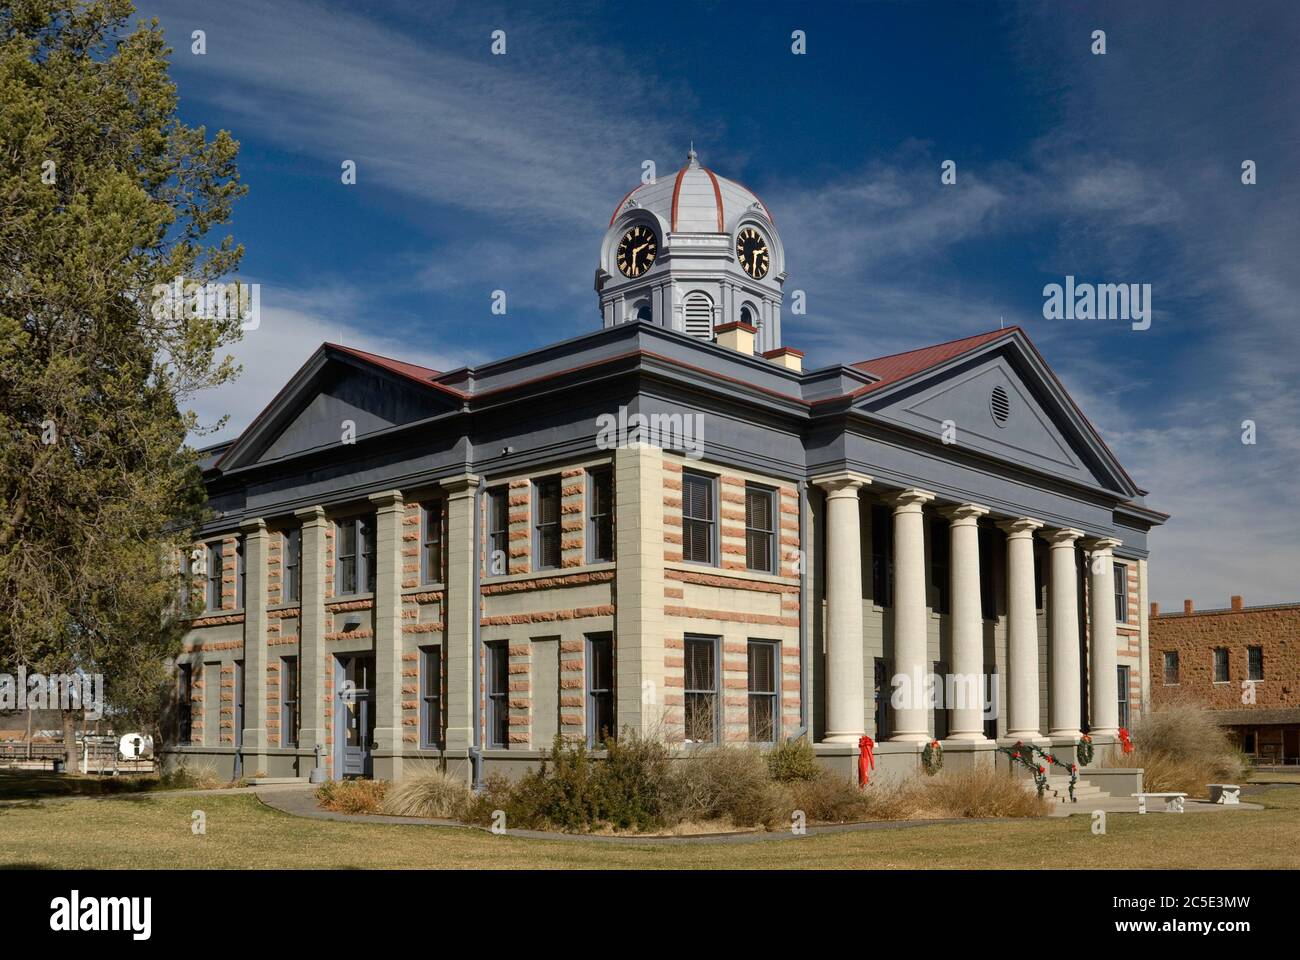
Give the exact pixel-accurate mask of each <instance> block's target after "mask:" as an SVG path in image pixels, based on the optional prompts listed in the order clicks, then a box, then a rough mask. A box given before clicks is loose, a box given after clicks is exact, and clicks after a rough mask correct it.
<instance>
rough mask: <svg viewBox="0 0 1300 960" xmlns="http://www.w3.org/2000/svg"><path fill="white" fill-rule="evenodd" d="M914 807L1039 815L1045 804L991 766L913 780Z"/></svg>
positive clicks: (946, 812)
mask: <svg viewBox="0 0 1300 960" xmlns="http://www.w3.org/2000/svg"><path fill="white" fill-rule="evenodd" d="M909 786H910V788H911V790H912V791H913V792H915V793H916V794H917V798H918V801H919V802H918V804H917V806H918V807H919V808H920V809H921V810H922V811H924V813H925V814H926V815H928V816H934V817H1041V816H1044V815H1046V813H1047V810H1048V804H1047V802H1046V801H1045V800H1042V799H1040V798H1039V797H1038V795H1037V794H1035V793H1033V792H1031V791H1029V790H1026V789H1025V783H1024V781H1023V780H1020V779H1018V778H1016V777H1013V776H1010V775H1008V774H1007V773H1006V772H1003V771H999V770H995V769H994V768H993V767H976V768H974V769H971V770H962V771H960V772H956V771H953V772H948V773H942V774H939V775H938V776H936V777H934V779H932V780H927V781H913V782H912V783H911V784H910V785H909Z"/></svg>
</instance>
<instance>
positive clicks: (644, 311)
mask: <svg viewBox="0 0 1300 960" xmlns="http://www.w3.org/2000/svg"><path fill="white" fill-rule="evenodd" d="M632 319H634V320H644V321H645V322H646V323H649V322H650V321H652V320H653V319H654V312H653V311H652V310H651V309H650V301H649V300H638V301H637V302H636V303H634V304H632Z"/></svg>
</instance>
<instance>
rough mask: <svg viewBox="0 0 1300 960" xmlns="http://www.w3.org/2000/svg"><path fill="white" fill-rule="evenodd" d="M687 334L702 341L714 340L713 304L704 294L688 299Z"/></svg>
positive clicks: (696, 294) (697, 294) (695, 294)
mask: <svg viewBox="0 0 1300 960" xmlns="http://www.w3.org/2000/svg"><path fill="white" fill-rule="evenodd" d="M686 332H687V333H689V334H690V335H691V336H692V337H699V338H700V339H701V340H712V339H713V304H712V303H711V302H710V301H709V298H708V297H706V296H704V294H702V293H693V294H691V295H690V296H689V297H687V298H686Z"/></svg>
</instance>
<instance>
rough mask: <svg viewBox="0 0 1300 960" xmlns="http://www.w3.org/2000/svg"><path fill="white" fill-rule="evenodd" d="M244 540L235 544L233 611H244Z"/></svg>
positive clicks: (241, 539)
mask: <svg viewBox="0 0 1300 960" xmlns="http://www.w3.org/2000/svg"><path fill="white" fill-rule="evenodd" d="M244 573H245V571H244V540H243V538H242V537H241V538H240V539H239V540H238V541H237V542H236V543H235V609H236V610H243V609H244Z"/></svg>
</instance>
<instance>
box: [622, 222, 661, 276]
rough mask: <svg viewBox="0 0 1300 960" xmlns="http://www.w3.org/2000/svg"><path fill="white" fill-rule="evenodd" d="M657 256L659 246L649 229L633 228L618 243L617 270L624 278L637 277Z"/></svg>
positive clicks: (648, 267)
mask: <svg viewBox="0 0 1300 960" xmlns="http://www.w3.org/2000/svg"><path fill="white" fill-rule="evenodd" d="M658 255H659V244H658V242H657V241H656V240H655V233H654V231H653V230H651V229H650V228H649V227H645V226H639V225H638V226H635V227H633V228H632V229H631V230H629V231H628V232H627V233H625V234H623V239H622V240H620V241H619V243H618V269H619V272H620V273H622V274H623V276H625V277H639V276H641V274H643V273H645V272H646V271H647V270H649V269H650V267H651V265H652V264H653V263H654V262H655V257H656V256H658Z"/></svg>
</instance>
